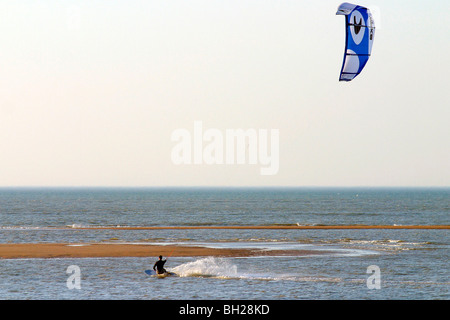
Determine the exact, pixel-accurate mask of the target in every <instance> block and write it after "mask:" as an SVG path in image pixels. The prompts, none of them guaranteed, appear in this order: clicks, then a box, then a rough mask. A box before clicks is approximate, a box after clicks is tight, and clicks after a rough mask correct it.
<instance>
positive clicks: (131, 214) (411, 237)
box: [0, 188, 450, 300]
mask: <svg viewBox="0 0 450 320" xmlns="http://www.w3.org/2000/svg"><path fill="white" fill-rule="evenodd" d="M274 224H275V225H296V224H299V225H312V226H314V225H337V226H339V225H450V188H1V189H0V243H61V242H64V243H73V244H79V243H98V242H102V243H139V244H183V245H192V246H204V247H218V248H260V249H264V250H266V251H268V252H270V250H290V251H292V250H293V251H295V250H303V249H307V250H311V251H312V252H315V253H316V254H311V255H306V256H295V255H293V256H289V255H287V256H285V255H282V256H277V255H275V254H274V255H265V256H257V257H239V258H220V257H182V258H181V257H170V258H169V259H168V262H167V264H166V266H167V269H168V270H170V271H173V272H176V273H177V274H178V275H179V276H178V277H167V278H163V279H159V278H152V277H149V276H147V275H146V274H145V273H144V270H145V269H149V268H151V267H152V266H153V264H154V262H155V260H156V257H148V258H147V257H145V258H132V257H126V258H51V259H0V299H36V300H37V299H126V300H130V299H131V300H134V299H143V300H146V299H157V300H158V299H161V300H167V299H169V300H175V299H183V300H185V299H195V300H204V299H213V300H215V299H220V300H228V299H230V300H231V299H233V300H234V299H244V300H247V299H248V300H254V299H262V300H265V299H270V300H303V299H320V300H329V299H333V300H336V299H339V300H341V299H345V300H351V299H358V300H359V299H405V300H418V299H427V300H428V299H448V298H450V290H449V289H450V278H449V275H450V272H449V268H448V261H449V257H450V254H449V245H450V238H449V230H448V229H351V230H348V229H333V230H328V229H327V230H317V229H314V230H295V229H288V230H268V229H258V230H249V229H239V230H237V229H214V230H212V229H189V230H180V229H164V230H123V229H116V227H117V226H142V227H149V226H212V225H214V226H215V225H218V226H235V225H241V226H246V225H274ZM97 226H103V227H111V228H109V229H104V230H94V229H92V230H90V229H89V227H97ZM77 227H87V229H82V230H81V229H77ZM74 265H75V266H77V267H78V268H79V270H80V283H79V288H72V289H70V288H69V287H68V285H67V284H68V283H67V281H68V279H69V277H70V276H71V274H70V273H67V268H68V267H69V266H74ZM374 268H375V269H376V270H377V271H374V270H375V269H374ZM375 277H376V279H377V280H379V282H377V283H378V285H376V286H375V285H374V284H375V283H376V282H374V279H375Z"/></svg>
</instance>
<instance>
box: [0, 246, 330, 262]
mask: <svg viewBox="0 0 450 320" xmlns="http://www.w3.org/2000/svg"><path fill="white" fill-rule="evenodd" d="M311 254H326V252H325V251H320V252H318V251H310V250H271V251H264V250H259V249H215V248H205V247H189V246H178V245H142V244H104V243H86V244H81V243H80V244H70V243H16V244H0V259H20V258H22V259H23V258H86V257H152V258H155V257H157V256H159V255H163V256H164V257H168V256H169V257H202V256H218V257H248V256H267V255H270V256H277V255H278V256H279V255H290V256H292V255H295V256H302V255H311Z"/></svg>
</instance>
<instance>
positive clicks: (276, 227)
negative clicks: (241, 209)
mask: <svg viewBox="0 0 450 320" xmlns="http://www.w3.org/2000/svg"><path fill="white" fill-rule="evenodd" d="M67 228H69V229H77V230H110V229H111V230H177V229H179V230H189V229H243V230H255V229H272V230H287V229H289V230H292V229H296V230H321V229H323V230H333V229H334V230H341V229H342V230H346V229H450V225H320V226H318V225H315V226H312V225H256V226H250V225H247V226H148V227H133V226H102V227H67Z"/></svg>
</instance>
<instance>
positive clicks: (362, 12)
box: [336, 2, 375, 81]
mask: <svg viewBox="0 0 450 320" xmlns="http://www.w3.org/2000/svg"><path fill="white" fill-rule="evenodd" d="M336 14H337V15H344V16H345V30H346V36H345V52H344V62H343V63H342V69H341V74H340V76H339V81H351V80H353V79H354V78H355V77H356V76H357V75H358V74H360V72H361V71H362V69H363V68H364V66H365V65H366V63H367V61H368V60H369V57H370V53H371V52H372V44H373V39H374V36H375V23H374V21H373V18H372V14H371V13H370V10H369V9H367V8H365V7H361V6H358V5H355V4H351V3H348V2H344V3H343V4H341V5H340V6H339V8H338V11H337V12H336Z"/></svg>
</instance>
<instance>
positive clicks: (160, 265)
mask: <svg viewBox="0 0 450 320" xmlns="http://www.w3.org/2000/svg"><path fill="white" fill-rule="evenodd" d="M166 261H167V259H166V260H163V259H162V256H159V260H158V261H156V263H155V265H154V266H153V270H155V271H156V273H157V274H163V273H166V272H167V271H166V269H164V264H165V263H166Z"/></svg>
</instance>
